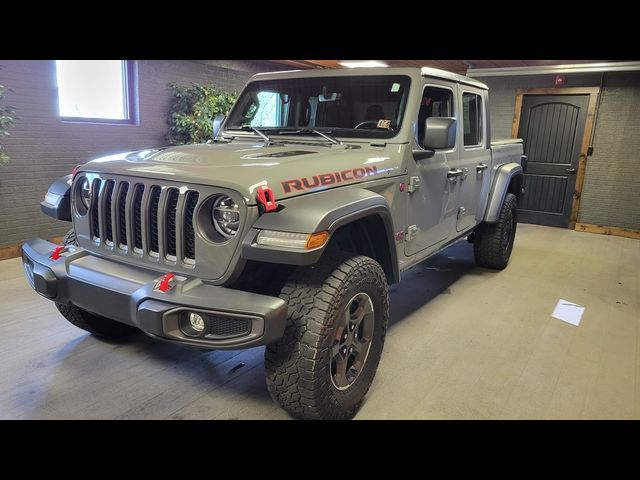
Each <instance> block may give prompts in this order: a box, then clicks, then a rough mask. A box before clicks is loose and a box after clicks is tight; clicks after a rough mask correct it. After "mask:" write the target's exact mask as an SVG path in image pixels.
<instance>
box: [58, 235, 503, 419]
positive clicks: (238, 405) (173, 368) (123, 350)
mask: <svg viewBox="0 0 640 480" xmlns="http://www.w3.org/2000/svg"><path fill="white" fill-rule="evenodd" d="M487 272H491V271H490V270H484V269H480V268H478V267H477V266H476V265H475V263H474V260H473V246H472V245H470V244H467V243H466V242H460V243H458V244H456V245H453V246H452V247H450V248H449V249H447V250H445V251H443V252H441V253H440V254H438V255H435V256H434V257H432V258H430V259H429V260H427V261H425V262H423V263H421V264H419V265H417V266H415V267H414V268H412V269H411V270H409V271H408V272H406V274H405V275H403V280H402V282H401V283H400V284H398V285H394V286H392V287H391V302H390V319H389V323H390V326H392V325H393V324H396V323H398V322H401V321H402V320H403V319H404V318H406V317H408V316H410V315H411V314H412V313H413V312H415V311H417V310H419V309H420V308H422V307H424V306H425V305H426V304H428V303H429V302H430V301H432V300H433V299H434V298H436V297H437V296H438V295H452V294H454V293H453V292H454V291H455V282H456V281H457V280H458V279H460V278H461V277H462V276H464V275H469V274H472V275H474V274H479V275H485V274H487ZM489 274H490V273H489ZM93 342H99V344H94V343H93ZM88 348H91V350H93V351H95V352H96V353H97V355H99V358H100V361H101V363H102V365H99V366H97V368H96V369H95V370H94V375H104V379H103V380H102V381H100V382H99V383H98V385H97V386H98V389H104V390H105V392H104V393H106V394H108V391H109V390H110V389H112V388H118V389H120V390H121V392H122V394H123V397H125V398H127V397H128V398H129V400H128V401H127V402H125V403H123V405H122V408H121V410H117V409H115V410H114V409H113V407H111V406H109V405H105V408H107V409H108V410H109V411H113V414H112V416H113V418H149V415H151V417H153V418H232V417H236V416H238V417H242V418H260V416H261V415H262V414H263V413H264V412H265V411H266V412H272V411H273V407H274V404H273V402H272V400H271V398H270V396H269V393H268V392H267V389H266V385H265V383H264V379H263V378H264V366H263V355H264V348H263V347H261V348H254V349H251V350H241V351H214V352H204V351H201V350H195V349H191V348H185V347H183V346H179V345H174V344H171V343H167V342H164V341H162V340H158V339H154V338H151V337H148V336H146V335H144V334H143V333H139V334H136V335H133V336H132V337H130V338H129V339H127V340H124V341H121V342H118V343H115V342H105V341H101V340H97V339H95V338H94V337H91V336H90V335H86V336H85V337H84V338H81V339H80V338H79V339H77V340H75V341H74V342H73V344H69V345H68V346H67V347H65V348H64V350H65V355H64V357H63V358H60V359H59V360H60V363H59V368H64V369H65V370H66V372H64V374H63V375H64V376H65V377H66V376H68V375H74V376H75V378H76V379H77V381H78V382H83V383H84V385H83V384H80V385H77V384H76V386H75V387H74V388H75V389H77V390H78V394H79V395H81V396H82V395H83V393H82V392H84V391H85V390H86V393H87V394H89V390H90V389H95V388H96V385H95V382H94V383H92V380H91V379H90V378H89V376H87V375H86V368H85V367H84V366H83V363H82V362H85V361H86V355H87V353H86V350H87V349H88ZM113 354H115V355H113ZM85 377H86V380H83V378H85ZM132 377H133V379H134V380H133V381H132ZM158 383H161V384H162V385H163V388H158V386H157V384H158ZM144 389H148V390H149V392H147V393H148V395H143V394H142V392H143V391H144ZM154 389H157V390H154ZM165 389H166V390H167V391H169V392H168V393H167V392H165V391H164V390H165ZM138 391H142V392H140V393H138ZM156 391H157V393H155V392H156ZM171 391H173V392H182V393H181V394H180V395H176V394H175V393H171ZM91 394H92V396H93V398H100V394H99V393H98V392H96V391H95V390H93V391H91ZM96 394H97V395H96ZM138 395H139V397H140V405H138V404H137V403H136V401H135V397H136V396H138ZM149 395H155V396H152V399H151V400H149V398H148V397H149ZM107 396H108V395H107ZM163 396H165V397H167V398H166V399H162V397H163ZM154 399H156V400H154ZM51 400H53V401H54V402H55V399H51ZM100 402H101V401H100ZM154 402H156V403H154ZM170 402H173V403H174V404H175V405H176V407H175V408H173V410H167V408H169V407H167V406H166V404H167V403H170ZM95 407H96V411H100V405H99V404H96V405H95ZM151 412H153V413H151ZM156 413H157V417H156V416H155V415H156ZM272 415H273V414H272Z"/></svg>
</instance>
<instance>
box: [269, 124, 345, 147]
mask: <svg viewBox="0 0 640 480" xmlns="http://www.w3.org/2000/svg"><path fill="white" fill-rule="evenodd" d="M280 131H281V132H286V133H287V134H294V135H295V134H300V135H308V134H310V133H314V134H316V135H320V136H321V137H323V138H326V139H327V140H329V141H330V142H331V143H333V144H334V145H342V142H341V141H340V140H338V139H337V138H334V137H332V136H331V135H328V134H326V133H323V132H321V131H320V130H315V129H312V128H301V129H298V130H292V131H288V130H285V129H281V130H280Z"/></svg>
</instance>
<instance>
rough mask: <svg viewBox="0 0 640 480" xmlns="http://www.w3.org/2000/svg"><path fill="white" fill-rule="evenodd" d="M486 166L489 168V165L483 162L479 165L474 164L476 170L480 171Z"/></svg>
mask: <svg viewBox="0 0 640 480" xmlns="http://www.w3.org/2000/svg"><path fill="white" fill-rule="evenodd" d="M487 168H489V165H485V164H484V163H481V164H479V165H476V172H482V171H483V170H486V169H487Z"/></svg>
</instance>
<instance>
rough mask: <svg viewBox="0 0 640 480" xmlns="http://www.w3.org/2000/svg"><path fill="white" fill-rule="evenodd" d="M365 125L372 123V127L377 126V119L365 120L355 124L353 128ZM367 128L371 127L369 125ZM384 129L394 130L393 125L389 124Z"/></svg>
mask: <svg viewBox="0 0 640 480" xmlns="http://www.w3.org/2000/svg"><path fill="white" fill-rule="evenodd" d="M365 125H374V127H373V128H378V120H365V121H364V122H360V123H359V124H357V125H356V126H355V127H353V128H360V127H364V126H365ZM369 128H371V127H369ZM386 130H391V131H392V132H393V131H394V130H393V127H391V126H389V127H387V128H386Z"/></svg>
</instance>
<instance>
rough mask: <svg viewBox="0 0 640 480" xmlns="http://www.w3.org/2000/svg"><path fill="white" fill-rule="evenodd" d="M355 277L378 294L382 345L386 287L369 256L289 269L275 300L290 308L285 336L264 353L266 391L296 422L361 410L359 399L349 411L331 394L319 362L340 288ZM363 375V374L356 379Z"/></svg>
mask: <svg viewBox="0 0 640 480" xmlns="http://www.w3.org/2000/svg"><path fill="white" fill-rule="evenodd" d="M358 275H362V276H364V277H366V278H370V279H371V280H372V281H373V282H374V285H375V286H376V288H378V289H379V292H380V295H381V296H382V304H383V310H384V312H383V318H384V325H383V330H382V332H383V335H382V339H381V341H384V335H385V334H386V327H387V325H386V323H387V318H388V310H389V300H388V286H387V281H386V277H385V274H384V272H383V270H382V268H381V267H380V265H379V264H378V263H377V262H376V261H375V260H373V259H371V258H369V257H365V256H353V257H350V258H348V257H345V256H335V257H333V258H323V259H322V261H321V262H320V263H319V264H318V265H316V266H314V267H311V268H306V269H298V270H296V271H294V272H293V273H292V275H291V276H290V277H289V279H288V280H287V282H286V283H285V285H284V287H283V288H282V290H281V293H280V295H279V296H280V298H282V299H283V300H285V301H286V302H287V304H288V308H289V311H288V319H287V327H286V329H285V333H284V336H283V337H282V338H281V339H280V340H279V341H278V342H277V343H274V344H271V345H268V346H267V348H266V350H265V367H266V376H267V387H268V390H269V393H270V394H271V397H272V398H273V399H274V400H275V401H276V402H277V403H279V404H280V405H281V406H282V408H284V409H285V410H286V411H287V412H288V413H289V414H290V415H292V416H293V417H295V418H302V419H320V418H322V419H349V418H352V417H353V416H354V415H355V414H356V412H357V411H358V409H359V407H360V403H361V401H362V400H360V403H358V404H357V405H355V406H353V408H350V409H348V410H345V409H344V408H343V407H342V406H341V405H340V404H339V403H338V401H337V399H336V398H335V396H334V394H333V392H332V390H333V389H332V385H331V380H330V378H329V373H328V371H327V369H328V368H329V367H328V363H327V361H326V360H323V359H324V358H325V356H324V355H323V354H324V353H325V352H326V350H327V349H329V348H330V347H331V341H332V339H331V338H330V335H331V331H332V327H333V321H334V320H333V319H334V316H335V313H336V309H337V308H338V305H339V304H340V303H341V301H342V300H343V297H344V291H345V290H346V288H345V287H346V286H347V285H348V283H349V282H350V281H353V280H354V279H355V278H357V276H358ZM376 321H378V320H377V317H376ZM381 353H382V352H381V351H380V354H381ZM379 360H380V357H379V356H378V358H368V359H367V364H368V367H367V368H373V372H374V374H375V370H376V369H377V365H378V362H379ZM370 361H371V362H372V363H371V364H369V362H370ZM364 374H365V372H364V371H363V373H362V374H361V375H364ZM358 380H359V379H358ZM358 380H356V381H358ZM371 380H373V375H371ZM370 384H371V383H370V382H369V385H367V386H366V390H365V391H364V393H365V394H366V391H368V389H369V387H370ZM362 397H363V398H364V395H363V396H362Z"/></svg>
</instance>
